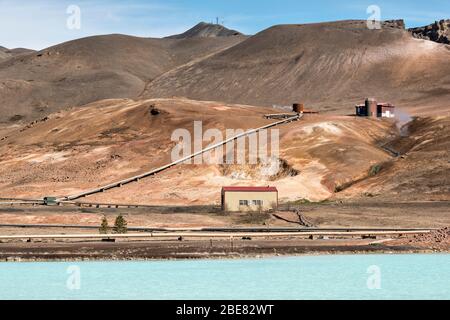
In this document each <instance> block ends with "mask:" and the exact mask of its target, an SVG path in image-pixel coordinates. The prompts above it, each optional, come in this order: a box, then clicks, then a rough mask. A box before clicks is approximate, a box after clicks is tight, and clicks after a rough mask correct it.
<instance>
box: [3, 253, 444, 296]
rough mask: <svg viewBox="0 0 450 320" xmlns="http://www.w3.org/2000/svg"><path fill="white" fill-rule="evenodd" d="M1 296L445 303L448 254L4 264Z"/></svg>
mask: <svg viewBox="0 0 450 320" xmlns="http://www.w3.org/2000/svg"><path fill="white" fill-rule="evenodd" d="M0 299H161V300H165V299H194V300H195V299H224V300H233V299H268V300H277V299H295V300H301V299H450V255H449V254H431V255H422V254H418V255H336V256H334V255H328V256H300V257H279V258H267V259H242V260H193V261H147V262H103V261H100V262H73V263H66V262H43V263H37V262H36V263H34V262H30V263H10V262H6V263H0Z"/></svg>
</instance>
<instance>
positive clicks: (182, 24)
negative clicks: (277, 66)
mask: <svg viewBox="0 0 450 320" xmlns="http://www.w3.org/2000/svg"><path fill="white" fill-rule="evenodd" d="M69 5H76V6H78V7H79V8H80V11H81V28H80V29H69V28H67V25H66V21H67V19H68V17H69V15H70V14H68V13H67V12H66V10H67V8H68V7H69ZM370 5H377V6H379V7H380V9H381V19H382V20H387V19H396V18H403V19H405V21H406V23H407V26H408V27H412V26H421V25H425V24H429V23H432V22H434V21H435V20H439V19H444V18H450V0H427V1H426V3H425V4H424V1H423V0H395V1H392V0H369V1H365V0H348V1H333V0H315V1H303V0H209V1H207V0H147V1H144V0H135V1H117V0H111V1H106V0H70V1H67V0H21V1H16V0H0V28H1V29H0V30H1V32H0V46H5V47H8V48H15V47H27V48H32V49H43V48H46V47H48V46H51V45H54V44H58V43H61V42H64V41H68V40H72V39H76V38H81V37H86V36H90V35H97V34H109V33H123V34H129V35H136V36H143V37H162V36H167V35H171V34H175V33H180V32H183V31H185V30H187V29H189V28H190V27H192V26H193V25H195V24H196V23H198V22H200V21H207V22H211V21H215V18H216V17H219V21H220V22H223V23H224V24H225V26H227V27H229V28H233V29H237V30H239V31H241V32H244V33H246V34H254V33H257V32H259V31H261V30H263V29H265V28H267V27H270V26H272V25H275V24H285V23H310V22H320V21H332V20H342V19H367V18H368V17H369V14H368V13H367V12H366V10H367V8H368V6H370Z"/></svg>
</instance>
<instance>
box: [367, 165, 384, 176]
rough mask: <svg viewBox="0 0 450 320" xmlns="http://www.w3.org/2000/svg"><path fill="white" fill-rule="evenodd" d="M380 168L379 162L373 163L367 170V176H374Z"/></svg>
mask: <svg viewBox="0 0 450 320" xmlns="http://www.w3.org/2000/svg"><path fill="white" fill-rule="evenodd" d="M381 169H382V166H381V164H376V165H373V166H372V167H371V168H370V170H369V177H374V176H376V175H377V174H379V173H380V171H381Z"/></svg>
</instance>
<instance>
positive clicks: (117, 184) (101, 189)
mask: <svg viewBox="0 0 450 320" xmlns="http://www.w3.org/2000/svg"><path fill="white" fill-rule="evenodd" d="M302 117H303V114H301V113H299V114H297V115H295V116H293V117H290V118H287V119H284V120H281V121H277V122H274V123H271V124H268V125H265V126H262V127H259V128H256V129H251V130H248V131H246V132H244V133H241V134H238V135H236V136H234V137H232V138H229V139H226V140H224V141H222V142H219V143H217V144H214V145H212V146H209V147H207V148H205V149H202V150H200V151H197V152H195V153H193V154H191V155H189V156H187V157H184V158H182V159H179V160H177V161H174V162H171V163H169V164H167V165H165V166H162V167H160V168H157V169H154V170H152V171H148V172H145V173H143V174H140V175H137V176H134V177H131V178H128V179H124V180H121V181H117V182H114V183H110V184H108V185H105V186H102V187H98V188H95V189H91V190H88V191H84V192H81V193H78V194H75V195H71V196H67V197H64V198H59V199H57V201H59V202H61V201H70V200H76V199H79V198H82V197H86V196H89V195H93V194H96V193H101V192H105V191H107V190H110V189H113V188H120V187H122V186H124V185H126V184H129V183H132V182H138V181H139V180H140V179H143V178H147V177H149V176H153V175H155V174H157V173H160V172H162V171H164V170H167V169H169V168H171V167H174V166H176V165H178V164H181V163H183V162H185V161H187V160H190V159H193V158H195V157H196V156H199V155H202V154H204V153H206V152H209V151H212V150H214V149H216V148H218V147H221V146H223V145H225V144H227V143H229V142H232V141H234V140H237V139H239V138H242V137H246V136H249V135H251V134H254V133H257V132H259V131H261V130H265V129H269V128H273V127H276V126H279V125H282V124H285V123H290V122H292V121H297V120H300V119H301V118H302Z"/></svg>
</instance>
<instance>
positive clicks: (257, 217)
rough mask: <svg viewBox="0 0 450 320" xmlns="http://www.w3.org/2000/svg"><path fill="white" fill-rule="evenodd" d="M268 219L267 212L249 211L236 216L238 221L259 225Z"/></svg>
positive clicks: (268, 214)
mask: <svg viewBox="0 0 450 320" xmlns="http://www.w3.org/2000/svg"><path fill="white" fill-rule="evenodd" d="M267 219H270V213H269V212H257V211H249V212H247V213H245V214H243V215H241V216H239V218H238V223H242V224H253V225H260V224H263V223H264V222H266V220H267Z"/></svg>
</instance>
